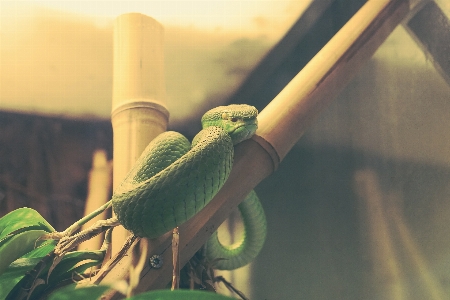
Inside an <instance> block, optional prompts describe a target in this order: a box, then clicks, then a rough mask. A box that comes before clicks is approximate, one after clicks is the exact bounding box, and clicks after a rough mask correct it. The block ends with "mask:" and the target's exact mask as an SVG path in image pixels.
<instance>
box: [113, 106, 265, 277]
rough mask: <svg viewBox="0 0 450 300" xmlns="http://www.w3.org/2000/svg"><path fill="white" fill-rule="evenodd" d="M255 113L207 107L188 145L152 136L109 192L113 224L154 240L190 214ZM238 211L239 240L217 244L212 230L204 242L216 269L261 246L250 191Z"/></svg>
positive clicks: (258, 211) (215, 182)
mask: <svg viewBox="0 0 450 300" xmlns="http://www.w3.org/2000/svg"><path fill="white" fill-rule="evenodd" d="M257 114H258V111H257V110H256V108H254V107H253V106H249V105H229V106H220V107H216V108H214V109H211V110H209V111H208V112H206V113H205V114H204V115H203V117H202V120H201V121H202V127H203V129H202V130H201V131H200V132H199V133H198V134H197V135H196V136H195V137H194V139H193V141H192V146H191V144H190V143H189V141H188V140H187V139H186V138H185V137H184V136H183V135H181V134H180V133H177V132H173V131H169V132H165V133H162V134H161V135H159V136H158V137H156V138H155V139H154V140H153V141H152V142H151V143H150V144H149V145H148V146H147V148H146V149H145V150H144V152H143V153H142V155H141V156H140V157H139V159H138V160H137V161H136V163H135V165H134V167H133V168H132V170H131V171H130V172H129V173H128V175H127V176H126V178H125V179H124V180H123V182H122V183H121V184H120V186H119V187H118V188H117V189H116V190H115V191H114V195H113V197H112V199H111V202H112V207H113V210H114V212H115V214H116V218H117V220H118V222H120V224H122V225H123V226H124V227H125V228H126V229H128V230H130V231H131V232H132V233H133V234H135V235H136V236H139V237H147V238H156V237H159V236H161V235H162V234H164V233H166V232H168V231H170V230H172V229H174V228H175V227H177V226H179V225H181V224H183V223H184V222H186V221H187V220H189V219H190V218H191V217H193V216H194V215H195V214H196V213H198V212H199V211H200V210H201V209H202V208H203V207H205V206H206V205H207V204H208V202H209V201H210V200H211V199H212V198H213V197H214V196H215V195H216V194H217V192H218V191H219V190H220V188H221V187H222V186H223V184H224V183H225V181H226V180H227V178H228V176H229V175H230V171H231V168H232V164H233V154H234V145H236V144H237V143H239V142H241V141H243V140H246V139H248V138H250V137H251V136H252V135H253V134H254V133H255V131H256V129H257V118H256V117H257ZM239 210H240V212H241V216H242V219H243V223H244V228H245V234H244V239H243V241H242V242H241V243H240V244H239V245H238V246H234V245H233V246H231V247H227V246H223V245H222V244H221V243H220V242H219V241H218V237H217V233H215V234H214V235H213V236H212V237H211V238H210V239H209V241H208V242H207V245H206V249H207V250H206V255H207V258H208V260H209V261H214V262H215V263H214V267H215V268H217V269H224V270H231V269H236V268H238V267H241V266H243V265H246V264H247V263H249V262H250V261H252V260H253V259H254V258H255V257H256V256H257V255H258V253H259V251H260V250H261V248H262V246H263V244H264V240H265V236H266V219H265V214H264V211H263V209H262V206H261V204H260V202H259V199H258V198H257V196H256V193H255V192H253V191H252V192H251V193H250V194H249V195H248V196H247V198H246V199H245V200H244V201H243V202H242V203H241V204H240V205H239ZM113 219H114V217H113ZM113 219H109V220H113ZM107 221H108V220H107ZM113 221H114V220H113ZM115 222H116V221H115Z"/></svg>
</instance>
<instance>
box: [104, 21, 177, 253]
mask: <svg viewBox="0 0 450 300" xmlns="http://www.w3.org/2000/svg"><path fill="white" fill-rule="evenodd" d="M163 31H164V30H163V27H162V26H161V25H160V24H159V23H158V22H157V21H156V20H154V19H153V18H150V17H148V16H145V15H142V14H138V13H130V14H124V15H121V16H119V17H118V18H117V19H116V20H115V23H114V71H113V99H112V113H111V122H112V126H113V143H114V146H113V151H114V171H113V188H114V189H115V188H117V186H118V185H119V184H120V182H121V181H122V179H123V178H124V177H125V175H126V174H127V172H128V171H129V170H130V168H131V166H132V165H133V163H134V162H135V161H136V159H137V158H138V157H139V155H140V154H141V153H142V151H143V150H144V148H145V147H146V146H147V144H148V143H149V142H150V141H151V140H152V139H153V138H155V137H156V136H157V135H158V134H160V133H162V132H164V131H165V130H166V129H167V123H168V118H169V112H168V110H167V108H166V95H165V81H164V52H163V51H164V47H163V43H164V42H163V34H164V32H163ZM127 234H128V233H127V231H126V230H125V229H123V227H119V228H117V229H115V230H114V232H113V252H116V251H117V250H118V249H120V247H121V245H122V244H123V243H124V241H125V239H126V236H127Z"/></svg>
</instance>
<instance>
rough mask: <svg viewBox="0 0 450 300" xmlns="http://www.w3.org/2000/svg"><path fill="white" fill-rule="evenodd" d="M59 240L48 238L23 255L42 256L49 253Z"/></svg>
mask: <svg viewBox="0 0 450 300" xmlns="http://www.w3.org/2000/svg"><path fill="white" fill-rule="evenodd" d="M57 243H58V241H55V240H47V241H44V242H43V243H42V244H41V245H39V247H37V248H35V249H33V250H31V251H30V252H28V253H27V254H25V255H23V256H22V258H34V257H37V258H42V257H44V256H46V255H47V254H49V253H50V252H51V251H53V249H55V246H56V244H57Z"/></svg>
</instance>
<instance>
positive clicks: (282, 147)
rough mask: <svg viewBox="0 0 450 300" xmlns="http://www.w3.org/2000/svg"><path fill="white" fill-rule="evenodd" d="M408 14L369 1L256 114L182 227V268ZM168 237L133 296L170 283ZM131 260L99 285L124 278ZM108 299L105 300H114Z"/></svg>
mask: <svg viewBox="0 0 450 300" xmlns="http://www.w3.org/2000/svg"><path fill="white" fill-rule="evenodd" d="M408 11H409V3H408V0H369V1H368V2H367V3H366V4H365V5H364V6H363V7H362V8H361V9H360V10H359V11H358V12H357V13H356V14H355V16H354V17H353V18H352V19H350V20H349V22H348V23H347V24H346V25H345V26H344V27H343V28H342V29H341V30H340V31H339V32H338V33H337V34H336V35H335V36H334V37H333V38H332V39H331V40H330V42H329V43H328V44H327V45H326V46H325V47H324V48H323V49H322V50H321V51H320V52H319V53H318V54H317V55H316V56H315V57H314V58H313V59H312V60H311V61H310V63H309V64H308V65H307V66H305V68H304V69H303V70H302V71H301V72H300V73H299V74H298V75H297V76H296V77H295V78H294V79H293V80H292V81H291V82H290V83H289V84H288V85H287V86H286V88H285V89H284V90H283V91H282V92H281V93H280V94H279V95H278V96H277V97H276V98H275V99H274V100H273V101H272V102H271V103H270V104H269V105H268V106H267V107H266V108H265V109H264V110H263V111H262V112H261V114H260V116H259V129H258V131H257V135H256V136H255V137H254V138H252V139H250V140H247V141H245V142H243V143H241V144H239V145H237V147H236V151H235V161H234V165H233V169H232V172H231V175H230V177H229V179H228V181H227V182H226V184H225V185H224V187H223V188H222V189H221V190H220V192H219V193H218V194H217V195H216V197H215V198H214V199H213V200H212V201H211V202H210V203H209V204H208V205H207V206H206V207H205V209H203V210H202V211H201V212H199V213H198V214H197V215H196V216H195V217H193V218H192V219H191V220H189V221H188V222H186V223H185V224H184V225H182V226H181V227H180V229H179V232H180V258H179V261H180V264H181V265H184V264H185V263H186V262H187V261H188V260H189V259H190V258H191V257H192V256H193V255H194V253H195V252H196V251H197V250H198V249H200V247H201V246H202V245H203V244H204V243H205V242H206V240H207V239H208V238H209V236H210V235H211V233H212V232H213V231H215V230H216V229H217V228H218V227H219V225H220V224H221V223H222V222H223V221H224V220H225V219H226V218H227V216H228V215H229V214H230V212H231V211H232V210H233V209H235V208H236V207H237V205H238V204H239V203H240V202H241V201H242V200H243V198H244V196H245V195H246V194H247V193H248V192H249V191H250V190H251V189H253V188H254V187H255V186H256V185H257V184H258V183H259V182H261V181H262V180H263V179H264V178H265V177H267V176H268V175H270V174H271V173H272V172H273V171H274V170H275V169H276V167H277V166H278V164H279V163H280V161H281V160H282V159H283V158H284V157H285V155H286V154H287V153H288V152H289V150H290V149H291V148H292V147H293V146H294V144H295V143H296V142H297V141H298V139H299V138H300V137H301V135H302V134H303V132H304V131H305V129H306V127H307V126H308V125H309V124H310V123H311V122H312V121H313V120H314V118H315V117H317V115H318V114H319V112H320V111H321V110H323V109H324V108H325V107H326V106H327V105H328V104H329V103H330V102H331V100H332V99H333V98H334V96H336V95H337V94H338V93H339V91H340V90H341V89H342V88H343V87H344V86H345V85H346V83H347V82H348V81H349V80H350V79H351V78H352V77H353V75H355V74H356V72H357V70H358V68H359V67H360V66H361V65H362V64H363V63H364V62H365V61H367V60H368V59H369V58H370V57H371V56H372V55H373V53H374V52H375V51H376V49H377V48H378V47H379V46H380V45H381V44H382V42H383V41H384V40H385V39H386V38H387V36H388V35H389V34H390V33H391V32H392V30H393V29H394V28H395V27H396V26H397V25H398V24H399V23H400V22H401V20H402V19H403V17H404V16H405V15H406V14H407V12H408ZM170 243H171V233H167V234H165V235H163V236H161V237H160V238H157V239H154V240H151V241H150V246H149V252H148V253H149V256H151V255H154V254H160V255H162V257H163V260H164V261H165V263H164V264H163V266H162V268H160V269H152V268H150V267H149V266H147V267H145V268H144V269H143V271H142V277H141V281H140V284H139V286H138V287H137V289H136V291H135V292H136V294H138V293H140V292H143V291H146V290H150V289H158V288H164V287H166V285H167V283H168V282H169V281H170V279H171V275H172V264H171V257H172V251H171V247H170ZM131 257H132V255H128V256H127V257H126V258H125V259H122V260H121V261H120V262H119V264H118V265H117V266H116V267H115V268H114V269H113V272H111V273H109V274H108V275H107V276H106V277H105V278H104V280H103V283H113V282H114V281H116V280H118V279H124V278H126V277H127V272H128V266H129V265H130V263H132V262H131V261H130V260H131ZM120 297H121V296H120V295H119V294H118V293H114V292H113V293H111V294H109V295H108V296H107V299H120Z"/></svg>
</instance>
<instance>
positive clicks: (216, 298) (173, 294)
mask: <svg viewBox="0 0 450 300" xmlns="http://www.w3.org/2000/svg"><path fill="white" fill-rule="evenodd" d="M147 299H152V300H236V299H235V298H230V297H227V296H224V295H221V294H216V293H212V292H205V291H199V290H175V291H171V290H156V291H150V292H146V293H142V294H139V295H137V296H134V297H131V298H128V300H147Z"/></svg>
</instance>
